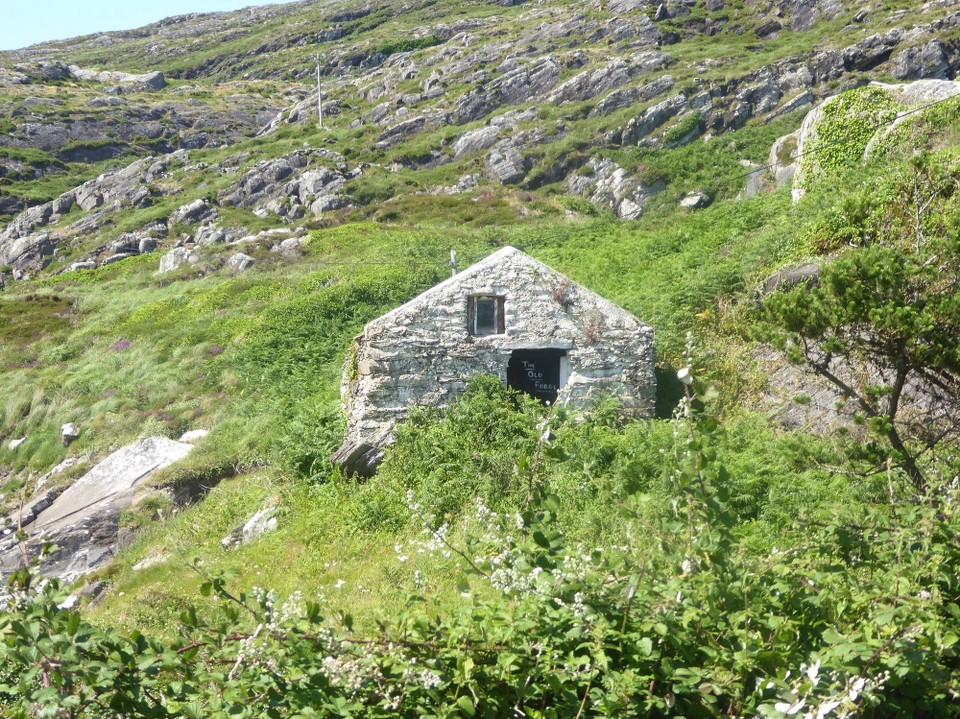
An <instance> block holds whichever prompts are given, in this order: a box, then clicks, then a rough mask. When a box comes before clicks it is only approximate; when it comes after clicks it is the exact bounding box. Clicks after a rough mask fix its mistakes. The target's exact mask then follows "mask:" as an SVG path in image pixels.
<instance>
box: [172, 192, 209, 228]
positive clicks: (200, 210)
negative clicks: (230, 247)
mask: <svg viewBox="0 0 960 719" xmlns="http://www.w3.org/2000/svg"><path fill="white" fill-rule="evenodd" d="M216 214H217V211H216V210H215V209H213V208H212V207H211V206H210V203H209V202H207V201H206V200H205V199H204V198H202V197H201V198H199V199H196V200H194V201H193V202H190V203H188V204H186V205H182V206H181V207H179V208H178V209H176V210H175V211H174V212H173V214H172V215H170V219H169V220H167V223H168V224H170V225H194V224H197V223H198V222H204V221H211V220H213V219H214V218H215V217H216Z"/></svg>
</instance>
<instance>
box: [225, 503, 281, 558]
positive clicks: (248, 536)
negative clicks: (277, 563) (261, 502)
mask: <svg viewBox="0 0 960 719" xmlns="http://www.w3.org/2000/svg"><path fill="white" fill-rule="evenodd" d="M277 526H278V522H277V508H276V507H266V508H265V509H261V510H260V511H259V512H257V513H256V514H255V515H253V516H252V517H251V518H250V519H248V520H247V521H246V522H245V523H244V524H243V526H241V527H237V528H236V529H234V530H233V531H232V532H230V534H228V535H227V536H226V537H224V538H223V539H222V540H220V546H221V547H223V548H224V549H231V548H233V547H239V546H243V545H247V544H250V543H252V542H255V541H257V540H258V539H260V537H262V536H263V535H265V534H270V533H271V532H275V531H277Z"/></svg>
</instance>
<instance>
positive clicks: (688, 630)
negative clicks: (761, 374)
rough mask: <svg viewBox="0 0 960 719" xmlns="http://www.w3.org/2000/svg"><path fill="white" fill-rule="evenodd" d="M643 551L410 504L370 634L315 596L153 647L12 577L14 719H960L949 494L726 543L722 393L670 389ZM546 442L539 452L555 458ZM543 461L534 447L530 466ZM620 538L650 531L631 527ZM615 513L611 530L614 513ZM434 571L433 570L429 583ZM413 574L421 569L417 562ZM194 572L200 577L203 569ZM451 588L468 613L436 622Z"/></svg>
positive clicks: (539, 511)
mask: <svg viewBox="0 0 960 719" xmlns="http://www.w3.org/2000/svg"><path fill="white" fill-rule="evenodd" d="M683 379H684V381H685V383H686V384H687V387H688V390H689V391H688V394H687V396H686V397H685V399H684V400H683V401H682V402H681V404H680V407H679V408H678V411H677V413H676V416H675V419H674V423H673V430H674V444H673V448H672V450H671V451H670V452H668V453H667V454H666V455H665V456H664V462H665V463H666V466H667V468H668V470H669V474H670V477H671V480H672V483H673V488H674V493H673V494H674V502H673V504H672V507H671V511H669V512H667V513H665V515H664V519H663V521H662V522H661V524H660V526H659V527H658V528H656V529H655V530H653V535H652V536H645V537H643V538H642V540H641V539H637V540H633V539H630V534H629V533H627V535H626V537H627V538H626V539H624V540H623V541H622V542H621V543H619V544H617V545H614V546H592V545H585V544H581V543H578V542H577V541H575V540H573V539H571V538H570V536H569V535H568V534H567V532H566V531H565V527H564V526H563V523H562V522H561V521H559V520H558V516H560V506H559V502H558V501H557V499H556V498H555V497H553V496H552V495H550V494H549V493H548V492H547V491H546V485H545V484H543V483H541V482H540V481H539V480H538V479H537V477H536V476H535V475H534V476H532V478H533V485H532V486H533V491H534V498H533V501H532V503H531V504H530V506H529V508H526V509H523V510H520V511H512V512H497V511H495V510H493V509H491V508H490V507H489V506H488V505H487V504H486V503H484V502H483V501H478V502H476V505H475V510H474V511H473V512H472V513H471V514H470V516H462V517H461V518H460V519H459V520H458V523H457V526H456V527H454V526H453V525H452V524H451V523H450V522H448V521H446V520H445V518H443V517H433V516H431V512H430V510H429V509H428V508H425V507H424V506H423V505H421V504H420V503H419V502H418V501H417V499H416V496H415V495H414V494H413V492H412V491H411V492H410V493H409V495H408V499H407V504H408V511H410V513H411V514H412V516H414V517H417V518H420V519H421V520H422V521H423V523H424V533H423V538H422V539H421V540H417V541H414V542H412V543H411V544H410V546H408V547H398V562H400V563H401V566H404V567H406V566H408V565H407V564H406V560H407V559H408V553H411V552H413V553H416V554H417V555H418V556H419V557H420V558H421V559H422V560H424V561H421V562H419V563H418V567H420V568H418V569H416V570H412V569H411V572H410V574H409V576H408V580H409V587H410V590H411V591H410V599H409V602H408V603H407V606H406V609H405V610H404V611H403V612H401V613H400V614H399V615H398V616H397V617H395V618H393V619H391V620H390V621H388V622H384V623H382V625H381V626H380V628H379V629H378V630H376V631H372V632H371V631H359V630H355V629H354V624H353V619H352V617H351V616H350V614H349V613H348V612H345V611H343V610H338V609H337V608H336V607H335V606H334V605H333V604H331V603H330V602H329V601H327V600H326V599H324V598H323V597H318V598H316V599H308V598H305V597H301V596H299V595H295V596H292V597H289V598H287V599H286V600H285V601H281V600H279V599H278V598H277V597H276V596H274V594H273V593H272V592H269V591H262V590H255V591H253V592H251V593H250V594H249V595H247V594H233V593H232V592H231V590H230V587H229V580H228V578H226V577H223V576H209V577H207V580H206V581H205V583H204V585H203V589H202V591H203V593H205V594H210V595H214V596H216V597H218V598H219V599H220V602H219V605H220V612H219V613H218V614H217V615H216V616H201V615H200V614H198V613H197V612H196V611H195V610H192V609H190V610H187V611H186V612H184V614H183V615H182V617H181V619H180V626H179V628H178V633H177V638H176V639H174V640H172V641H163V642H162V641H159V640H157V639H153V638H150V637H146V636H144V635H142V634H140V633H139V632H131V633H127V634H123V633H120V632H117V631H115V630H110V629H103V628H100V627H97V626H96V625H94V624H92V623H90V622H89V621H88V620H87V619H85V618H84V616H83V615H82V613H81V612H80V611H78V610H76V609H74V608H70V603H69V602H67V590H66V589H65V588H64V587H63V586H62V585H61V584H60V583H59V582H57V581H55V580H49V581H48V580H39V579H38V578H37V577H36V576H34V575H33V574H32V573H31V571H30V570H24V571H22V572H20V573H18V574H17V575H15V576H14V577H13V579H12V581H11V585H10V590H9V591H10V594H9V596H8V597H7V598H6V599H5V603H6V608H7V613H6V614H5V615H4V616H3V618H2V619H0V667H2V668H0V702H2V706H3V713H4V715H5V716H10V717H24V718H26V717H36V716H39V717H105V716H117V715H119V716H125V717H213V718H216V717H223V718H226V717H475V716H483V717H502V716H527V717H537V718H543V719H546V718H552V717H557V718H559V717H584V716H610V717H621V716H625V715H628V714H642V715H647V716H655V717H657V716H662V717H673V716H684V717H719V716H765V717H775V718H779V717H785V716H803V717H809V718H810V719H822V718H823V717H845V716H853V715H858V716H870V717H893V716H937V717H944V716H957V715H958V714H960V704H958V702H957V700H958V698H960V696H958V695H960V680H958V678H957V677H958V676H960V672H958V669H960V666H958V665H960V659H958V641H960V637H958V618H960V606H958V604H957V599H958V596H960V541H958V540H960V519H958V518H960V515H958V508H960V495H958V488H957V486H956V482H955V481H954V482H952V483H949V484H946V485H944V486H942V487H938V491H939V499H940V501H939V504H938V506H937V507H935V508H934V507H932V506H930V505H929V504H927V503H918V504H914V505H908V506H875V507H861V506H854V505H851V506H849V507H841V508H838V509H837V510H835V511H834V512H833V513H831V514H829V515H823V516H816V517H798V518H797V521H796V522H795V524H794V525H793V526H791V527H789V528H788V529H787V531H785V532H784V534H783V535H782V539H783V542H784V544H783V545H782V548H780V549H774V550H772V551H762V552H756V551H752V550H750V548H749V547H746V546H744V545H743V544H742V543H740V542H739V541H738V538H737V535H736V531H735V529H736V527H735V525H736V521H737V520H736V514H735V513H734V512H733V511H732V510H731V508H730V507H731V506H730V500H731V498H730V496H729V491H728V488H729V487H730V486H731V483H730V477H729V476H728V475H727V472H726V470H725V468H724V467H723V466H722V464H721V463H720V462H718V461H717V456H718V449H719V448H720V447H722V445H723V442H724V441H725V438H724V430H723V428H722V427H720V426H719V425H718V424H717V422H716V420H715V419H714V417H713V411H712V403H713V401H714V397H715V393H714V392H712V390H710V389H709V388H708V387H705V386H703V384H702V383H701V382H699V381H698V380H697V379H696V378H695V377H694V375H693V374H692V373H691V372H689V371H685V372H683ZM547 442H548V439H547V438H544V437H543V436H541V438H540V439H539V440H538V443H539V444H541V445H545V444H547ZM542 448H543V447H542V446H541V447H540V449H542ZM639 506H642V503H636V504H634V505H633V507H634V509H633V510H630V509H624V510H623V511H624V512H626V513H627V515H628V517H627V518H628V519H631V518H632V519H634V520H636V521H637V522H638V524H637V526H638V527H641V526H642V527H644V528H647V527H648V525H647V524H646V523H645V522H643V521H642V517H640V516H639V514H638V510H637V507H639ZM611 511H617V510H616V509H615V508H614V507H611ZM427 557H433V559H432V560H430V561H426V558H427ZM424 562H426V563H424ZM197 569H198V571H201V572H202V571H203V568H202V567H198V568H197ZM457 569H458V570H459V571H461V572H462V574H463V578H462V580H461V581H460V585H459V588H460V592H461V595H462V599H463V601H462V602H461V603H460V604H459V605H458V606H457V607H454V608H451V609H449V610H448V611H446V612H444V613H439V612H437V611H436V608H435V606H434V605H433V603H432V594H431V589H430V587H431V573H437V574H440V573H446V572H451V571H455V570H457Z"/></svg>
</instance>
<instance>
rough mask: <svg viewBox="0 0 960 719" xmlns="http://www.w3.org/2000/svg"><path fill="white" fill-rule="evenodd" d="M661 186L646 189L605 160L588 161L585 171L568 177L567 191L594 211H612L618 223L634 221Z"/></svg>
mask: <svg viewBox="0 0 960 719" xmlns="http://www.w3.org/2000/svg"><path fill="white" fill-rule="evenodd" d="M663 187H664V185H663V184H662V183H658V184H657V185H656V186H653V187H647V186H646V185H644V184H643V183H642V182H640V181H639V180H638V179H636V178H635V177H632V176H631V175H630V174H629V173H628V172H627V171H626V170H624V169H623V168H622V167H620V166H619V165H618V164H616V163H615V162H613V160H610V159H608V158H597V157H594V158H591V159H590V161H589V162H588V163H587V165H586V168H585V171H584V172H581V173H579V174H573V175H570V177H569V178H568V179H567V191H568V192H569V193H570V194H571V195H580V196H582V197H587V198H589V200H590V202H592V203H593V204H594V205H597V206H598V207H602V208H604V209H608V210H613V212H615V213H616V215H617V217H619V218H620V219H621V220H637V219H640V217H641V216H642V215H643V208H644V206H645V205H646V204H647V202H648V201H649V200H650V197H652V196H653V195H654V194H656V193H657V192H660V191H661V190H662V189H663Z"/></svg>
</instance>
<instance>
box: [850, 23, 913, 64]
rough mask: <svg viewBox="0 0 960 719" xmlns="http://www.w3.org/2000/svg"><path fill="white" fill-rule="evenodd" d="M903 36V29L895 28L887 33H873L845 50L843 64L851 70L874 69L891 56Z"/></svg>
mask: <svg viewBox="0 0 960 719" xmlns="http://www.w3.org/2000/svg"><path fill="white" fill-rule="evenodd" d="M902 37H903V30H901V29H900V28H895V29H894V30H891V31H889V32H887V33H882V34H877V35H871V36H870V37H868V38H867V39H866V40H863V41H862V42H858V43H857V44H856V45H853V46H851V47H848V48H847V49H846V50H844V51H843V64H844V67H845V68H846V69H847V70H848V71H849V70H857V71H860V72H864V71H866V70H872V69H873V68H875V67H876V66H877V65H879V64H880V63H881V62H883V61H884V60H886V59H887V58H889V57H890V54H891V53H892V52H893V49H894V48H895V47H896V46H897V43H899V42H900V40H901V38H902Z"/></svg>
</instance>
